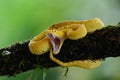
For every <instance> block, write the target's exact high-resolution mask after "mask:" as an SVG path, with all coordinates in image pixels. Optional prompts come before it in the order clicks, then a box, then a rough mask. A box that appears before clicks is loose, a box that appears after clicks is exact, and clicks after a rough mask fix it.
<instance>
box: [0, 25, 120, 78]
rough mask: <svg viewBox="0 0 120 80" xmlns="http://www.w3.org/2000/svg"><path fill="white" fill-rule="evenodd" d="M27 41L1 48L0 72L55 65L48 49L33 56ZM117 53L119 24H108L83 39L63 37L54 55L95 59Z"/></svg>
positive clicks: (65, 59) (116, 55) (66, 57)
mask: <svg viewBox="0 0 120 80" xmlns="http://www.w3.org/2000/svg"><path fill="white" fill-rule="evenodd" d="M28 43H29V41H25V42H19V43H16V44H14V45H11V46H10V47H7V48H3V49H0V75H1V76H2V75H9V76H11V75H14V74H18V73H21V72H25V71H28V70H31V69H34V68H36V66H40V68H43V67H44V68H51V67H57V66H59V65H57V64H56V63H54V62H52V61H51V60H50V59H49V52H47V53H45V54H43V55H39V56H36V55H33V54H32V53H31V52H30V51H29V48H28ZM119 56H120V24H119V25H117V26H107V27H105V28H103V29H101V30H97V31H95V32H94V33H91V34H88V35H87V36H86V37H84V38H83V39H79V40H66V41H65V42H64V44H63V46H62V49H61V51H60V53H59V54H58V55H54V57H56V58H58V59H60V60H61V61H63V62H69V61H74V60H86V59H90V60H96V59H105V58H107V57H119Z"/></svg>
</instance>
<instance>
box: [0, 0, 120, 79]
mask: <svg viewBox="0 0 120 80" xmlns="http://www.w3.org/2000/svg"><path fill="white" fill-rule="evenodd" d="M119 3H120V1H119V0H0V48H3V47H6V46H8V45H11V44H13V43H15V42H19V41H24V40H29V39H31V38H32V37H34V36H35V35H37V34H39V33H40V32H41V31H43V30H45V29H46V28H47V27H49V26H50V25H51V24H54V23H57V22H61V21H64V20H86V19H91V18H95V17H98V18H100V19H101V20H102V21H103V22H104V23H105V25H109V24H112V25H114V24H117V23H118V22H120V5H119ZM119 67H120V58H107V59H106V60H105V61H104V62H103V63H102V65H101V66H100V67H98V68H96V69H93V70H87V69H82V68H77V67H70V69H69V72H68V74H67V75H68V77H67V78H65V77H64V76H63V75H62V73H64V72H65V68H61V67H58V68H51V69H48V70H47V76H46V80H120V69H119ZM0 80H41V71H40V70H31V71H28V72H25V73H22V74H18V75H16V77H7V76H1V77H0Z"/></svg>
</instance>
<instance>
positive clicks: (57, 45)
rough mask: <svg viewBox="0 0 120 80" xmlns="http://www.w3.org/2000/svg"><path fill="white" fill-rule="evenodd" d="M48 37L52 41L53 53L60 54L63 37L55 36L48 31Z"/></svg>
mask: <svg viewBox="0 0 120 80" xmlns="http://www.w3.org/2000/svg"><path fill="white" fill-rule="evenodd" d="M47 37H48V38H49V40H50V43H51V44H52V46H53V53H54V54H58V53H59V52H60V49H61V46H62V44H63V42H64V39H63V38H62V37H59V36H55V35H54V34H52V33H47Z"/></svg>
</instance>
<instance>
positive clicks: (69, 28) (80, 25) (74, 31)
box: [28, 18, 104, 69]
mask: <svg viewBox="0 0 120 80" xmlns="http://www.w3.org/2000/svg"><path fill="white" fill-rule="evenodd" d="M103 26H104V24H103V23H102V21H101V20H100V19H99V18H94V19H91V20H84V21H64V22H61V23H57V24H54V25H52V26H50V27H49V28H48V29H47V30H45V31H43V32H42V33H40V34H39V35H37V36H35V37H34V38H33V39H32V40H31V41H30V43H29V45H28V47H29V49H30V51H31V53H32V54H35V55H42V54H44V53H46V52H48V51H50V55H49V57H50V59H51V60H52V61H54V62H56V63H57V64H59V65H61V66H78V67H81V68H87V69H91V68H96V67H98V66H99V65H100V64H101V60H95V61H91V60H76V61H71V62H65V63H64V62H62V61H60V60H59V59H57V58H55V57H54V56H53V54H56V55H57V54H59V52H60V49H61V47H62V45H63V43H64V41H65V40H66V39H71V40H77V39H81V38H83V37H85V36H86V35H87V34H89V33H92V32H94V31H96V30H99V29H101V28H103Z"/></svg>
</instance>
